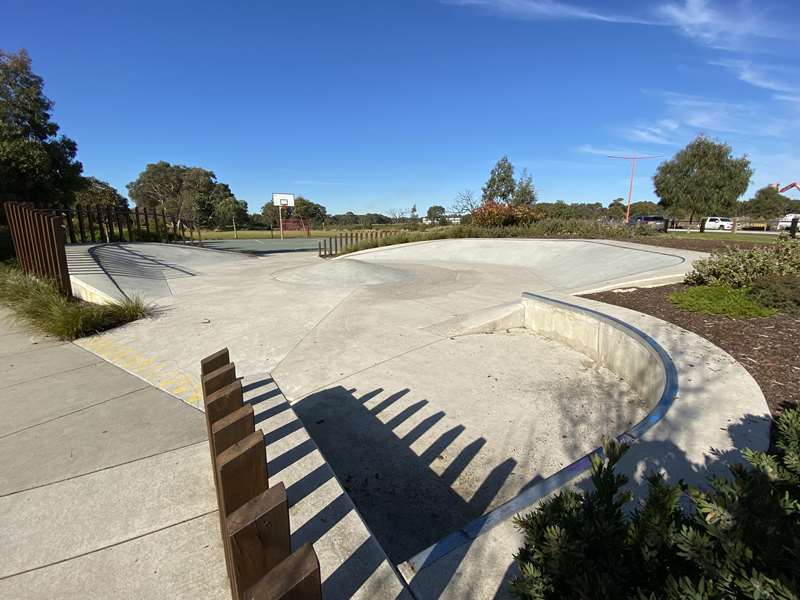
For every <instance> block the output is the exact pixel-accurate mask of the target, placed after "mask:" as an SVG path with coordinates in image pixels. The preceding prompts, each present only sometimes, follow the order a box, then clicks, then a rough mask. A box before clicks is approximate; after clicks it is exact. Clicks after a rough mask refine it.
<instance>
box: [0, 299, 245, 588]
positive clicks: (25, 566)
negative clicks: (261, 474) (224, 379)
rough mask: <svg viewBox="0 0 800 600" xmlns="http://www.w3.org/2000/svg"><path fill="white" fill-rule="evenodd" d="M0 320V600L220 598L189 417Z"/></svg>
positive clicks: (220, 567) (2, 313) (203, 447)
mask: <svg viewBox="0 0 800 600" xmlns="http://www.w3.org/2000/svg"><path fill="white" fill-rule="evenodd" d="M8 317H9V312H8V311H6V310H3V309H0V413H1V414H2V415H3V418H2V419H0V456H2V457H3V458H2V462H0V530H2V532H3V545H2V550H0V598H15V599H40V598H41V599H51V598H60V599H70V598H75V599H78V598H86V597H88V596H91V597H95V598H139V599H147V598H153V599H155V598H159V599H161V598H192V599H195V598H204V599H214V598H229V597H230V592H229V589H228V585H227V579H226V574H225V563H224V557H223V554H222V547H221V543H220V537H219V519H218V516H217V514H216V501H215V497H214V488H213V481H212V475H211V469H210V468H209V464H208V460H209V459H208V445H207V442H206V434H205V425H204V422H203V414H202V413H201V412H200V411H198V410H196V409H194V408H192V407H190V406H188V405H187V404H185V403H183V402H181V401H180V400H178V399H177V398H175V397H173V396H170V395H169V394H166V393H164V392H162V391H161V390H159V389H157V388H154V387H152V386H150V385H148V384H147V383H145V382H144V381H142V380H141V379H139V378H138V377H134V376H133V375H130V374H128V373H126V372H125V371H123V370H122V369H120V368H118V367H115V366H113V365H111V364H109V363H107V362H105V361H104V360H102V359H100V358H98V357H97V356H96V355H94V354H92V353H90V352H87V351H86V350H83V349H82V348H79V347H78V346H76V345H74V344H71V343H67V342H59V341H56V340H52V339H48V338H42V337H37V336H35V335H32V334H31V333H30V332H28V331H25V330H24V329H22V328H20V327H17V326H15V325H13V324H11V322H10V320H9V318H8Z"/></svg>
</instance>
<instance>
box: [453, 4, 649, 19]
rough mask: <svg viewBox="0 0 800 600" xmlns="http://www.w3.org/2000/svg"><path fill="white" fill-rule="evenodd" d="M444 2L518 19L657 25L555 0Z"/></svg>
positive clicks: (629, 16)
mask: <svg viewBox="0 0 800 600" xmlns="http://www.w3.org/2000/svg"><path fill="white" fill-rule="evenodd" d="M444 2H445V4H454V5H458V6H471V7H475V8H480V9H483V10H486V11H487V12H491V13H493V14H497V15H501V16H506V17H513V18H518V19H531V20H533V19H584V20H590V21H603V22H606V23H637V24H644V25H656V24H657V23H655V22H654V21H650V20H648V19H645V18H643V17H638V16H633V15H624V14H613V13H604V12H598V11H594V10H589V9H586V8H583V7H581V6H578V5H575V4H569V3H566V2H555V1H554V0H444Z"/></svg>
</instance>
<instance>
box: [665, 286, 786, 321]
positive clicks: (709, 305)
mask: <svg viewBox="0 0 800 600" xmlns="http://www.w3.org/2000/svg"><path fill="white" fill-rule="evenodd" d="M668 298H669V301H670V302H672V303H673V304H674V305H676V306H679V307H681V308H683V309H686V310H690V311H692V312H697V313H703V314H710V315H725V316H728V317H769V316H770V315H774V314H775V312H776V311H775V308H768V307H767V306H766V305H764V304H761V303H759V302H757V301H755V300H753V299H751V298H750V296H749V295H748V291H747V290H746V289H744V288H732V287H729V286H727V285H699V286H694V287H689V288H686V289H685V290H681V291H680V292H673V293H672V294H670V295H669V296H668Z"/></svg>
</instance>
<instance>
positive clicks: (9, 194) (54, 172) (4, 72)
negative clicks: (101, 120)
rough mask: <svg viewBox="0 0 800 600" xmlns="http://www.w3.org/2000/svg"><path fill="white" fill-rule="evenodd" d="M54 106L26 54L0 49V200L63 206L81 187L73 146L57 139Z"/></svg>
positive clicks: (80, 170)
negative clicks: (53, 115)
mask: <svg viewBox="0 0 800 600" xmlns="http://www.w3.org/2000/svg"><path fill="white" fill-rule="evenodd" d="M52 109H53V102H52V101H51V100H50V99H49V98H47V96H45V95H44V82H43V80H42V78H41V77H39V76H38V75H36V74H34V73H33V71H32V70H31V59H30V57H29V56H28V53H27V52H26V51H25V50H20V51H19V52H17V53H16V54H15V53H7V52H3V51H2V50H0V197H1V198H8V199H19V200H25V201H28V202H35V203H37V204H40V205H44V206H60V207H66V206H68V205H69V204H70V203H71V202H72V200H73V196H74V193H75V192H76V191H77V190H79V189H81V188H82V187H83V185H84V182H83V179H82V177H81V173H82V172H83V165H81V163H80V162H78V161H77V160H75V156H76V154H77V152H78V146H77V144H76V143H75V142H74V141H73V140H71V139H70V138H68V137H65V136H63V135H58V130H59V127H58V125H57V124H56V123H54V122H53V121H51V120H50V111H51V110H52Z"/></svg>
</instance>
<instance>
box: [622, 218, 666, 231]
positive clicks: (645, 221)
mask: <svg viewBox="0 0 800 600" xmlns="http://www.w3.org/2000/svg"><path fill="white" fill-rule="evenodd" d="M630 225H632V226H634V227H636V226H639V225H641V226H643V227H652V228H653V229H658V230H659V231H663V230H666V220H665V219H664V217H663V216H662V215H636V216H633V217H631V222H630Z"/></svg>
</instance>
